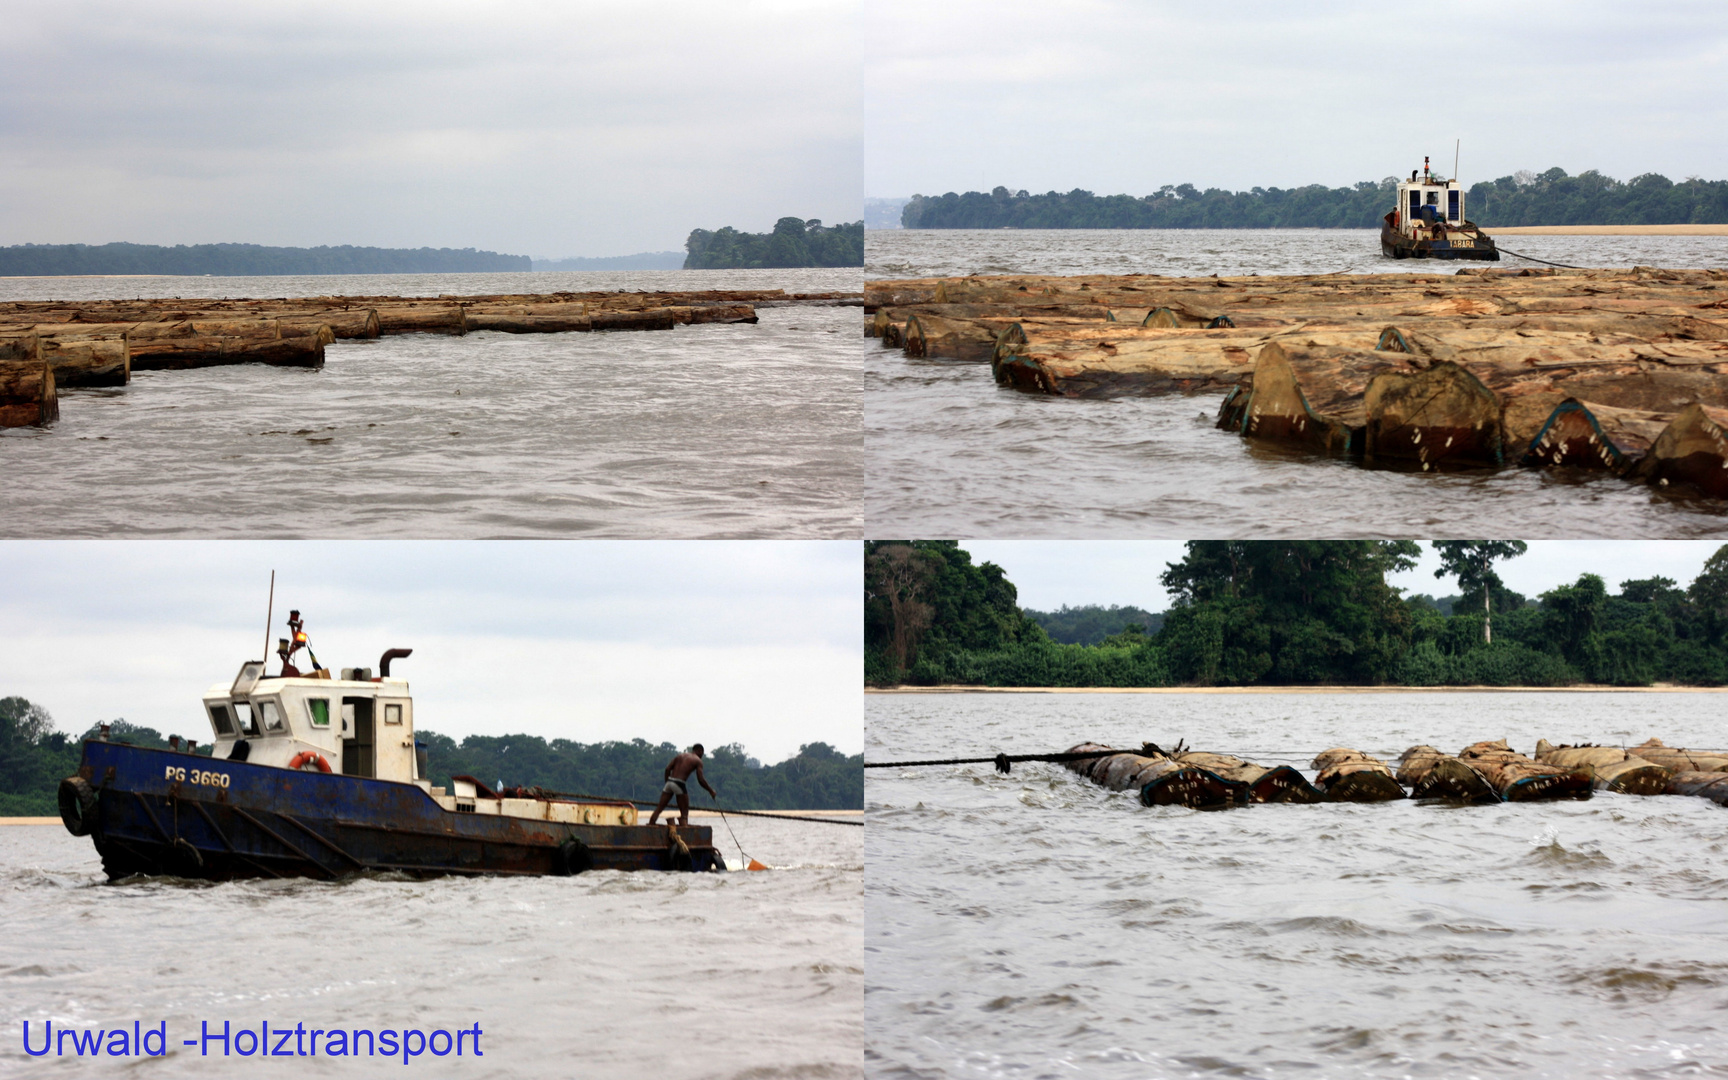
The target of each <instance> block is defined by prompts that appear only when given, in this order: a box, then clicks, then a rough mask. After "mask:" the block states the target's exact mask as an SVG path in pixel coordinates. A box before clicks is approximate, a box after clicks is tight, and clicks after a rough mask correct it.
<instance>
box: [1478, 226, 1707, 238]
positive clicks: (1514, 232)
mask: <svg viewBox="0 0 1728 1080" xmlns="http://www.w3.org/2000/svg"><path fill="white" fill-rule="evenodd" d="M1482 231H1483V232H1485V233H1487V234H1488V235H1489V236H1728V225H1517V226H1513V227H1511V228H1505V229H1492V228H1484V229H1483V230H1482Z"/></svg>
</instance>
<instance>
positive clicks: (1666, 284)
mask: <svg viewBox="0 0 1728 1080" xmlns="http://www.w3.org/2000/svg"><path fill="white" fill-rule="evenodd" d="M864 307H865V311H866V320H865V334H866V335H867V336H874V337H878V338H880V339H881V341H882V342H883V344H884V345H887V346H897V347H899V348H901V349H903V350H904V351H905V352H906V353H907V355H909V356H914V357H932V358H947V359H955V360H971V361H978V362H983V361H985V360H988V361H989V363H990V365H991V370H992V372H993V373H994V375H995V378H996V381H997V382H998V383H1000V384H1001V385H1003V386H1005V387H1012V388H1016V389H1021V390H1026V391H1031V392H1038V393H1045V394H1056V395H1062V396H1068V397H1080V398H1106V397H1119V396H1125V395H1154V394H1167V393H1198V392H1213V393H1219V394H1221V395H1222V398H1223V400H1222V402H1221V404H1220V407H1219V410H1218V426H1219V427H1220V428H1222V429H1224V430H1227V431H1230V432H1233V433H1235V434H1237V435H1239V436H1241V437H1243V438H1247V439H1254V440H1258V441H1262V442H1270V443H1283V444H1289V445H1292V446H1296V447H1300V448H1304V449H1307V450H1310V451H1313V452H1317V453H1322V454H1334V455H1339V456H1343V457H1348V458H1351V459H1354V460H1358V461H1361V462H1362V463H1364V464H1371V465H1394V466H1404V467H1411V468H1419V469H1422V470H1430V469H1439V468H1455V467H1490V468H1493V467H1500V466H1510V465H1522V466H1527V467H1542V468H1554V467H1570V468H1580V469H1588V470H1594V471H1603V472H1610V473H1614V474H1618V475H1622V476H1627V477H1631V478H1635V479H1639V480H1643V481H1646V482H1649V483H1651V484H1654V485H1657V486H1660V487H1666V486H1669V485H1685V486H1687V487H1689V488H1692V489H1696V490H1698V491H1701V492H1702V493H1704V494H1706V495H1709V496H1712V497H1716V498H1724V497H1728V271H1725V270H1652V269H1649V268H1644V267H1640V268H1636V269H1633V270H1583V271H1560V270H1498V269H1490V268H1485V267H1482V268H1479V267H1466V268H1464V269H1462V270H1459V271H1457V272H1456V273H1455V274H1453V273H1445V274H1434V273H1430V274H1366V275H1342V274H1333V275H1323V276H1276V277H1230V278H1217V277H1214V278H1175V277H1160V276H1158V275H1152V274H1145V275H1125V276H1109V275H1087V276H1077V277H1051V276H999V277H997V276H992V277H967V278H941V279H938V278H930V279H918V280H909V281H871V282H866V284H865V296H864Z"/></svg>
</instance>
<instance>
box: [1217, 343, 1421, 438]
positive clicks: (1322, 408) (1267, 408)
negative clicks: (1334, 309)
mask: <svg viewBox="0 0 1728 1080" xmlns="http://www.w3.org/2000/svg"><path fill="white" fill-rule="evenodd" d="M1408 370H1409V363H1408V361H1407V360H1406V359H1405V358H1403V357H1398V356H1393V355H1391V354H1387V353H1383V352H1373V351H1367V350H1362V349H1342V348H1338V347H1336V346H1321V345H1318V344H1317V343H1310V344H1309V345H1308V346H1307V347H1300V346H1297V345H1295V344H1294V343H1291V344H1288V345H1287V344H1285V343H1283V342H1279V341H1272V342H1269V343H1268V344H1267V345H1266V346H1265V347H1263V348H1262V349H1261V350H1260V352H1259V353H1258V355H1256V356H1255V358H1254V371H1253V374H1252V376H1251V377H1250V379H1249V381H1248V382H1247V383H1246V384H1245V387H1246V389H1245V391H1244V392H1243V393H1242V394H1232V395H1227V396H1226V398H1225V401H1224V404H1223V405H1221V406H1220V408H1219V417H1218V424H1219V426H1220V427H1225V426H1226V425H1229V426H1230V427H1231V428H1232V429H1233V430H1235V431H1236V433H1237V434H1239V435H1242V436H1243V437H1244V438H1250V439H1261V440H1265V441H1268V442H1281V443H1290V444H1294V445H1299V446H1305V447H1308V448H1310V449H1312V450H1316V451H1319V452H1321V453H1332V454H1360V453H1362V450H1363V431H1364V426H1365V424H1366V421H1367V416H1366V411H1365V408H1364V404H1363V402H1364V395H1365V393H1366V391H1367V388H1368V385H1369V384H1370V383H1371V382H1372V381H1373V380H1374V378H1375V377H1376V376H1379V375H1381V374H1385V373H1387V372H1391V371H1408Z"/></svg>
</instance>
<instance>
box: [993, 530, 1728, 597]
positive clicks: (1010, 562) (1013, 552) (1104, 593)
mask: <svg viewBox="0 0 1728 1080" xmlns="http://www.w3.org/2000/svg"><path fill="white" fill-rule="evenodd" d="M1529 543H1530V549H1529V551H1527V552H1525V553H1524V554H1523V555H1521V556H1519V557H1517V558H1515V559H1511V560H1508V561H1506V562H1503V563H1499V564H1496V566H1495V572H1496V573H1498V574H1499V575H1500V578H1501V580H1503V581H1504V582H1506V585H1507V587H1508V588H1511V589H1512V590H1513V591H1515V592H1520V593H1523V594H1524V595H1525V596H1528V597H1531V598H1534V597H1535V596H1536V595H1537V594H1539V593H1542V592H1546V591H1547V590H1549V589H1552V588H1554V587H1555V586H1557V585H1570V584H1571V583H1572V582H1574V581H1577V580H1578V575H1580V574H1599V575H1601V577H1602V579H1603V580H1604V581H1605V582H1607V583H1608V591H1609V592H1619V591H1620V583H1621V582H1622V581H1627V580H1630V579H1634V578H1649V577H1657V576H1661V577H1667V578H1673V579H1674V580H1675V581H1676V582H1678V583H1679V584H1680V586H1681V587H1682V588H1684V587H1685V586H1687V585H1689V584H1691V582H1692V579H1693V578H1695V577H1697V576H1698V571H1699V570H1700V569H1702V568H1703V566H1704V561H1705V560H1706V559H1708V558H1709V557H1710V556H1711V555H1713V554H1715V552H1716V549H1717V548H1719V547H1722V546H1723V545H1722V543H1721V542H1720V541H1717V540H1625V541H1621V540H1532V541H1530V542H1529ZM960 546H961V547H963V548H965V549H966V550H967V551H969V552H971V553H972V561H973V562H975V563H978V562H993V563H995V564H996V565H998V566H1000V567H1002V569H1003V570H1005V571H1007V574H1008V580H1009V581H1012V582H1013V583H1014V585H1015V587H1016V588H1018V589H1019V590H1020V606H1022V607H1029V608H1033V609H1034V610H1037V611H1051V610H1054V609H1056V608H1059V607H1061V606H1062V605H1063V604H1067V605H1068V606H1069V607H1079V606H1081V605H1083V604H1103V605H1105V606H1108V605H1110V604H1121V605H1129V604H1132V605H1134V606H1135V607H1140V608H1144V609H1146V610H1147V611H1163V610H1165V609H1166V608H1167V607H1169V605H1170V600H1169V596H1168V595H1167V594H1166V593H1165V592H1164V587H1163V586H1162V585H1160V584H1159V583H1158V575H1160V574H1162V573H1163V572H1164V570H1165V568H1166V567H1167V566H1168V565H1169V564H1170V563H1172V562H1178V561H1180V560H1181V558H1182V556H1183V554H1184V553H1185V551H1186V548H1185V547H1184V544H1183V542H1182V541H1180V540H1147V541H1133V540H1097V541H1042V540H962V541H961V542H960ZM1439 568H1440V560H1439V558H1437V557H1436V556H1435V555H1434V549H1433V546H1432V545H1431V544H1429V543H1427V542H1423V544H1422V558H1421V560H1420V562H1419V564H1418V565H1417V567H1416V569H1414V570H1411V571H1409V572H1407V573H1403V574H1397V575H1394V576H1393V577H1392V578H1391V579H1390V581H1391V583H1392V584H1393V585H1396V586H1398V587H1399V588H1402V589H1404V590H1405V593H1406V595H1409V594H1412V593H1427V594H1428V595H1430V596H1450V595H1455V594H1456V593H1457V592H1458V583H1457V581H1456V580H1455V579H1453V578H1449V577H1448V578H1436V577H1435V576H1434V571H1435V570H1438V569H1439Z"/></svg>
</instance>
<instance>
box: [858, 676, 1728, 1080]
mask: <svg viewBox="0 0 1728 1080" xmlns="http://www.w3.org/2000/svg"><path fill="white" fill-rule="evenodd" d="M1724 700H1725V699H1724V698H1723V697H1722V696H1720V695H1715V694H1637V693H1601V694H1581V693H1555V692H1546V693H1401V694H1387V693H1364V694H1289V693H1274V694H1194V693H1189V694H964V695H894V696H874V695H873V696H871V697H870V698H869V699H868V702H867V709H866V717H867V725H868V726H867V749H866V756H867V759H868V760H871V761H886V760H894V759H897V758H898V759H907V760H910V759H916V758H933V757H954V756H980V755H989V754H994V753H996V752H998V751H1007V752H1009V753H1016V752H1019V753H1026V752H1037V751H1049V750H1062V749H1066V748H1067V747H1069V746H1071V745H1073V744H1074V743H1077V742H1079V741H1081V740H1082V739H1095V740H1098V741H1101V742H1104V743H1106V744H1111V745H1127V746H1138V745H1139V744H1140V742H1142V741H1144V740H1148V739H1150V740H1152V741H1155V742H1159V743H1160V744H1163V745H1170V744H1172V743H1174V742H1175V741H1176V739H1177V738H1179V737H1181V738H1186V739H1187V740H1188V742H1189V743H1190V744H1191V745H1193V746H1195V747H1197V748H1200V749H1209V750H1217V751H1225V752H1231V753H1237V754H1241V755H1243V756H1245V757H1249V758H1251V759H1253V760H1256V761H1259V762H1261V763H1264V764H1268V765H1275V764H1288V765H1295V766H1297V767H1299V768H1302V769H1304V770H1305V771H1308V773H1309V775H1310V777H1312V772H1311V771H1309V770H1307V766H1308V762H1309V760H1310V759H1311V758H1312V757H1313V755H1314V754H1316V753H1318V752H1319V751H1320V750H1323V749H1326V748H1328V747H1331V746H1336V745H1346V746H1354V747H1357V748H1359V749H1363V750H1366V751H1368V752H1370V753H1373V754H1376V755H1381V756H1392V755H1396V754H1397V753H1399V752H1401V751H1402V750H1403V749H1404V748H1406V747H1407V746H1410V745H1412V744H1415V743H1419V742H1432V743H1434V744H1436V745H1438V746H1440V747H1442V748H1444V749H1447V750H1451V751H1456V750H1457V749H1460V748H1462V747H1463V746H1464V745H1466V744H1467V743H1469V742H1473V741H1475V740H1477V739H1484V738H1499V737H1505V738H1507V739H1508V740H1509V741H1510V742H1511V744H1512V746H1513V747H1514V748H1517V749H1521V750H1523V751H1525V752H1526V753H1528V752H1529V751H1530V750H1531V749H1532V747H1533V746H1534V743H1535V740H1536V739H1537V738H1539V737H1546V738H1548V739H1550V740H1552V741H1555V742H1559V741H1562V740H1564V741H1579V740H1582V739H1593V740H1595V741H1598V742H1602V743H1616V744H1623V743H1625V742H1627V741H1631V742H1641V741H1643V740H1644V739H1645V738H1646V737H1648V736H1650V735H1659V736H1660V737H1662V738H1663V740H1664V741H1665V742H1667V743H1669V744H1670V745H1685V744H1688V743H1689V744H1691V745H1694V746H1700V747H1709V746H1718V747H1719V746H1720V745H1721V743H1722V735H1721V724H1720V716H1721V712H1722V705H1723V702H1724ZM867 777H868V781H867V785H866V791H865V799H866V806H867V813H868V817H869V822H870V826H869V836H868V840H867V848H866V854H867V859H868V864H869V867H870V874H869V880H868V883H867V886H866V890H865V912H866V923H865V925H866V934H865V966H866V970H867V978H866V987H865V1006H864V1012H865V1020H866V1025H867V1032H868V1035H867V1041H866V1051H865V1053H866V1066H865V1067H866V1072H867V1074H868V1075H871V1076H874V1077H920V1078H937V1077H1027V1078H1030V1077H1101V1078H1118V1077H1120V1078H1134V1080H1158V1078H1166V1077H1194V1076H1199V1077H1209V1076H1218V1077H1240V1078H1264V1080H1276V1078H1278V1077H1290V1076H1306V1077H1325V1078H1328V1080H1330V1078H1334V1077H1339V1078H1354V1077H1375V1078H1378V1077H1388V1078H1392V1077H1435V1078H1449V1080H1450V1078H1458V1080H1463V1078H1467V1077H1480V1078H1484V1080H1486V1078H1489V1077H1509V1076H1518V1077H1554V1078H1568V1080H1575V1078H1582V1077H1603V1078H1608V1077H1613V1078H1625V1077H1645V1078H1656V1077H1670V1076H1676V1077H1677V1076H1695V1075H1721V1074H1723V1073H1724V1072H1728V1029H1725V1027H1724V1025H1723V1023H1722V1017H1723V1011H1724V1009H1728V872H1725V871H1724V869H1723V865H1722V858H1723V853H1724V852H1725V851H1728V810H1724V809H1723V808H1722V807H1720V806H1717V805H1715V804H1714V803H1711V802H1708V801H1706V800H1704V799H1697V798H1686V797H1679V796H1674V797H1669V796H1658V797H1650V798H1638V797H1633V796H1623V795H1598V796H1597V797H1595V798H1593V799H1591V800H1589V801H1586V802H1566V803H1547V804H1543V803H1534V804H1512V803H1507V804H1502V805H1498V806H1488V807H1445V806H1439V805H1431V804H1424V805H1418V804H1416V803H1414V802H1409V801H1400V802H1393V803H1382V804H1378V805H1359V804H1338V805H1328V804H1320V805H1315V806H1252V807H1248V808H1245V809H1239V810H1231V811H1227V812H1224V813H1197V812H1194V811H1189V810H1184V809H1181V808H1178V807H1165V808H1157V809H1146V808H1143V807H1141V806H1140V805H1139V803H1138V801H1137V800H1136V798H1135V796H1134V794H1133V793H1113V792H1109V791H1106V790H1104V789H1103V788H1100V787H1097V786H1095V785H1093V784H1091V783H1090V782H1088V781H1084V780H1081V779H1079V778H1078V777H1077V776H1075V775H1074V774H1073V773H1070V772H1068V771H1067V770H1065V769H1063V768H1062V767H1061V766H1058V765H1047V764H1024V765H1015V766H1014V771H1013V772H1012V774H1010V775H1008V776H999V775H997V774H996V773H995V771H994V770H993V769H992V768H991V767H990V766H989V765H970V766H947V767H936V768H919V769H904V770H898V769H872V770H870V771H869V773H868V774H867Z"/></svg>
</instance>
